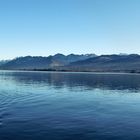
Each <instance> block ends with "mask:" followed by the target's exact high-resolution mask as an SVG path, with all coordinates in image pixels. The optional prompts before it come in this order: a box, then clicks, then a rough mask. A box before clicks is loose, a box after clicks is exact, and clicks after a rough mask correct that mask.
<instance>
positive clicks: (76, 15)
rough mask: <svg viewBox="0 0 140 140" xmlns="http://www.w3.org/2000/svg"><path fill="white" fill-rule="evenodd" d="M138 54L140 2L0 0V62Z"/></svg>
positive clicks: (125, 0) (123, 0)
mask: <svg viewBox="0 0 140 140" xmlns="http://www.w3.org/2000/svg"><path fill="white" fill-rule="evenodd" d="M56 53H64V54H70V53H76V54H81V53H84V54H85V53H96V54H112V53H139V54H140V0H0V59H7V58H14V57H16V56H25V55H37V56H38V55H42V56H48V55H50V54H56Z"/></svg>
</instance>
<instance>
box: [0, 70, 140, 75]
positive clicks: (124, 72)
mask: <svg viewBox="0 0 140 140" xmlns="http://www.w3.org/2000/svg"><path fill="white" fill-rule="evenodd" d="M0 71H26V72H66V73H67V72H74V73H79V72H81V73H111V74H140V72H139V71H138V72H137V71H133V70H131V71H129V70H126V71H82V70H81V71H75V70H55V69H0Z"/></svg>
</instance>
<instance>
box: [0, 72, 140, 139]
mask: <svg viewBox="0 0 140 140" xmlns="http://www.w3.org/2000/svg"><path fill="white" fill-rule="evenodd" d="M136 139H138V140H139V139H140V75H138V74H109V73H100V74H99V73H62V72H22V71H20V72H18V71H0V140H136Z"/></svg>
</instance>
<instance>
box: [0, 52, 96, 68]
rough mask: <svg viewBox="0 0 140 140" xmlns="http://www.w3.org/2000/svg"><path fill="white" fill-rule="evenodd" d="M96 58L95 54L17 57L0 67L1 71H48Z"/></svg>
mask: <svg viewBox="0 0 140 140" xmlns="http://www.w3.org/2000/svg"><path fill="white" fill-rule="evenodd" d="M92 57H96V55H95V54H85V55H83V54H82V55H76V54H70V55H63V54H56V55H53V56H52V55H50V56H48V57H42V56H25V57H18V58H15V59H13V60H11V61H8V62H7V63H5V64H3V65H1V66H0V68H1V69H11V70H16V69H17V70H18V69H19V70H20V69H27V70H28V69H50V68H54V67H60V66H65V65H68V64H70V63H72V62H76V61H82V60H86V59H88V58H92Z"/></svg>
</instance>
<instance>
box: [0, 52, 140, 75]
mask: <svg viewBox="0 0 140 140" xmlns="http://www.w3.org/2000/svg"><path fill="white" fill-rule="evenodd" d="M0 69H4V70H5V69H6V70H46V71H47V70H55V71H91V72H131V73H135V72H138V73H139V72H140V55H138V54H130V55H126V54H120V55H116V54H112V55H100V56H97V55H95V54H82V55H76V54H70V55H63V54H56V55H53V56H52V55H50V56H48V57H42V56H25V57H18V58H15V59H13V60H7V61H0Z"/></svg>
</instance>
